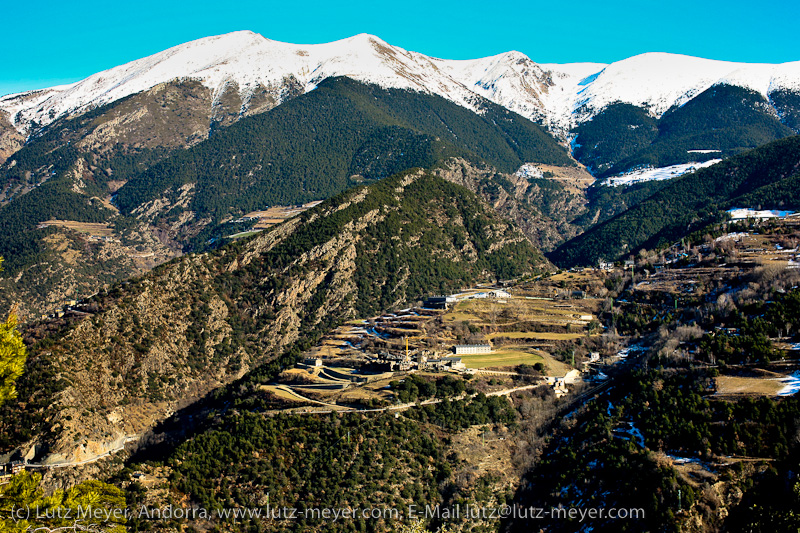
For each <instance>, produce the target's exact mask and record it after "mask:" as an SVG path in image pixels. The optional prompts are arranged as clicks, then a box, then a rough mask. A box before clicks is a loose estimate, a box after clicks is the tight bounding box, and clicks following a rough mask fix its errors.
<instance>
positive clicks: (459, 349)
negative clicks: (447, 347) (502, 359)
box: [453, 344, 492, 355]
mask: <svg viewBox="0 0 800 533" xmlns="http://www.w3.org/2000/svg"><path fill="white" fill-rule="evenodd" d="M453 350H454V351H455V353H456V355H469V354H477V353H492V346H491V345H489V344H456V345H455V346H454V347H453Z"/></svg>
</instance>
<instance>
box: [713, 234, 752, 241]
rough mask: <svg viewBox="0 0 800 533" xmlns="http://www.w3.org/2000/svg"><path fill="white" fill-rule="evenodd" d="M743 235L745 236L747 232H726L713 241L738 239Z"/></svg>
mask: <svg viewBox="0 0 800 533" xmlns="http://www.w3.org/2000/svg"><path fill="white" fill-rule="evenodd" d="M743 237H747V233H744V232H741V231H739V232H735V233H728V234H726V235H722V236H720V237H717V238H716V239H714V242H723V241H730V240H734V241H739V240H740V239H742V238H743Z"/></svg>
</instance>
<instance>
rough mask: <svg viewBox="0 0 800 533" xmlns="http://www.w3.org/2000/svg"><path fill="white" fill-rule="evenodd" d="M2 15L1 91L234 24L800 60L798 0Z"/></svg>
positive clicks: (150, 3) (154, 1) (285, 4)
mask: <svg viewBox="0 0 800 533" xmlns="http://www.w3.org/2000/svg"><path fill="white" fill-rule="evenodd" d="M667 4H668V5H669V7H666V5H667ZM759 6H763V7H764V9H763V10H758V9H757V8H758V7H759ZM3 15H4V19H5V24H4V25H3V30H2V32H0V49H2V53H0V94H8V93H11V92H18V91H22V90H27V89H34V88H40V87H47V86H51V85H56V84H60V83H69V82H73V81H77V80H79V79H81V78H84V77H86V76H88V75H90V74H92V73H94V72H97V71H100V70H103V69H106V68H110V67H113V66H115V65H118V64H121V63H125V62H127V61H131V60H134V59H138V58H140V57H144V56H146V55H149V54H153V53H155V52H158V51H160V50H163V49H165V48H169V47H170V46H174V45H177V44H180V43H182V42H186V41H189V40H192V39H197V38H200V37H205V36H208V35H216V34H220V33H227V32H230V31H236V30H252V31H255V32H258V33H260V34H262V35H264V36H265V37H269V38H271V39H276V40H280V41H288V42H294V43H304V44H311V43H319V42H327V41H332V40H336V39H340V38H344V37H349V36H351V35H354V34H357V33H362V32H365V33H372V34H375V35H378V36H379V37H381V38H383V39H384V40H386V41H388V42H389V43H391V44H394V45H398V46H402V47H403V48H406V49H409V50H414V51H417V52H422V53H425V54H428V55H433V56H437V57H444V58H450V59H467V58H474V57H481V56H487V55H493V54H497V53H500V52H505V51H508V50H519V51H521V52H524V53H525V54H527V55H528V56H529V57H530V58H531V59H533V60H534V61H537V62H541V63H568V62H577V61H592V62H603V63H607V62H612V61H617V60H620V59H624V58H626V57H630V56H632V55H636V54H639V53H643V52H655V51H659V52H674V53H682V54H688V55H695V56H700V57H706V58H711V59H723V60H729V61H744V62H768V63H781V62H785V61H797V60H800V32H798V31H797V21H798V20H800V2H798V1H797V0H777V1H773V2H765V3H761V4H759V3H757V2H752V0H749V1H748V2H744V1H740V0H726V1H721V0H712V1H702V0H700V1H698V0H692V1H687V0H676V1H673V2H670V3H667V2H651V1H647V0H644V1H642V0H639V1H636V2H634V1H629V0H622V1H613V0H607V1H601V0H595V1H592V2H589V1H585V0H571V1H569V2H558V1H554V0H549V1H540V0H528V1H505V0H495V1H492V0H489V1H482V2H478V1H474V0H464V1H461V2H452V1H448V2H441V1H440V2H436V1H431V0H407V1H404V2H383V3H376V2H367V1H363V0H355V1H351V2H345V3H339V2H331V1H327V2H319V1H317V0H309V1H305V2H302V3H295V2H290V1H286V0H282V1H280V2H271V1H252V0H239V1H235V2H210V1H207V0H195V1H193V2H175V1H172V0H140V1H137V2H123V3H116V2H109V1H108V0H104V1H102V2H101V1H97V0H73V1H71V2H64V1H63V0H58V1H53V0H39V1H36V2H31V1H22V2H19V1H16V2H7V3H6V5H5V6H4V7H3Z"/></svg>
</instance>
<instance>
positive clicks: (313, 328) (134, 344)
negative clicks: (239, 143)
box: [0, 171, 548, 463]
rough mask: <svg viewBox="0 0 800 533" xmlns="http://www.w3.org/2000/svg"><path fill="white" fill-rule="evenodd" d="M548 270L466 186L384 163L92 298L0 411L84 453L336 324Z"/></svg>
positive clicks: (63, 450) (48, 440)
mask: <svg viewBox="0 0 800 533" xmlns="http://www.w3.org/2000/svg"><path fill="white" fill-rule="evenodd" d="M547 266H548V264H547V263H546V261H545V260H544V259H543V258H542V256H541V254H540V253H539V252H538V251H536V250H535V249H534V248H533V247H532V246H531V245H530V244H529V243H528V242H527V240H526V239H525V238H524V237H523V235H522V234H521V233H520V232H519V231H518V230H516V229H515V228H514V227H513V226H511V225H510V224H509V223H508V222H506V221H504V220H503V219H501V218H500V217H499V216H497V215H496V214H494V213H493V212H492V211H491V210H489V209H488V208H487V206H486V205H485V204H483V203H482V202H481V201H480V200H479V199H478V198H477V197H475V196H474V195H473V194H472V193H470V192H469V191H467V190H466V189H464V188H462V187H459V186H455V185H452V184H450V183H447V182H445V181H443V180H441V179H439V178H437V177H434V176H432V175H430V174H426V173H424V172H422V171H414V172H410V173H405V174H403V175H398V176H396V177H393V178H389V179H386V180H382V181H381V182H378V183H376V184H375V185H372V186H370V187H361V188H357V189H355V190H352V191H348V192H347V193H344V194H341V195H339V196H337V197H335V198H333V199H331V200H329V201H327V202H325V203H324V204H322V205H320V206H318V207H317V208H314V209H313V210H311V211H308V212H306V213H304V214H303V215H302V216H300V217H297V218H295V219H292V220H290V221H288V222H286V223H284V224H282V225H280V226H278V227H276V228H274V229H272V230H271V231H268V232H264V233H262V234H260V235H258V236H257V237H255V238H253V239H251V240H249V241H247V242H244V243H236V244H234V245H231V246H228V247H225V248H223V249H221V250H219V251H217V252H214V253H212V254H201V255H188V256H184V257H181V258H179V259H177V260H175V261H173V262H170V263H168V264H166V265H162V266H160V267H158V268H156V269H155V270H153V271H152V272H150V273H149V274H147V275H145V276H143V277H141V278H138V279H135V280H132V281H130V282H125V283H123V284H122V285H119V286H117V287H115V288H114V289H112V290H111V291H108V292H103V293H101V294H99V295H98V296H97V297H95V298H94V299H93V300H92V301H91V302H87V303H86V304H85V305H84V306H83V307H81V308H80V313H86V314H85V315H83V317H82V318H77V319H75V321H74V322H73V323H72V325H71V326H68V327H62V328H61V329H60V332H54V333H50V334H47V335H44V338H43V339H42V340H40V341H39V342H38V343H37V344H36V345H34V346H33V347H32V349H31V358H30V361H29V371H28V372H27V373H26V375H25V376H24V377H23V378H22V381H23V382H24V381H25V380H26V379H27V380H33V379H41V376H43V375H47V376H51V379H54V380H58V381H59V386H58V387H54V390H51V391H49V392H46V391H45V390H43V389H42V388H37V387H34V386H30V385H31V384H30V383H27V384H26V383H21V385H20V391H21V393H20V398H19V399H18V400H17V401H16V402H15V403H14V404H12V405H10V406H8V407H7V408H4V410H3V414H2V419H1V420H0V423H2V425H3V426H5V427H6V428H8V427H10V426H11V425H12V424H14V423H15V421H16V420H19V418H20V416H21V415H20V413H21V412H25V410H26V409H33V408H34V407H33V406H37V405H38V406H41V407H40V408H39V409H38V412H36V413H31V412H27V413H26V415H27V416H29V418H30V419H31V420H32V425H34V426H35V432H36V435H35V436H34V438H33V440H32V441H30V442H29V443H28V444H27V445H25V446H24V448H25V449H28V448H30V446H31V444H33V443H38V444H40V450H41V451H40V452H39V453H38V457H37V460H43V461H45V462H50V463H61V462H70V463H72V462H80V461H85V460H88V459H91V458H93V457H96V456H98V455H102V454H103V453H106V452H109V451H113V450H114V449H115V448H118V447H119V446H120V445H121V443H124V442H125V440H126V439H129V438H131V437H135V436H139V435H142V434H143V433H145V432H146V431H147V430H148V429H149V428H151V427H152V426H153V425H154V424H156V423H157V422H159V421H161V420H163V419H165V418H166V417H168V416H169V415H171V414H172V413H174V412H175V410H177V409H180V408H181V407H184V406H186V405H188V404H190V403H191V402H193V401H194V400H196V399H198V398H200V397H202V396H203V395H205V394H206V393H208V392H209V391H211V390H212V389H214V388H217V387H219V386H220V385H222V384H225V383H229V382H231V381H232V380H234V379H236V378H238V377H241V376H242V375H244V374H245V373H247V372H248V371H249V370H251V369H253V368H254V367H256V366H258V365H260V364H262V363H264V362H267V361H270V360H272V359H273V358H275V357H276V356H277V355H279V354H281V353H282V352H284V351H285V350H286V349H287V348H288V347H290V346H292V345H294V344H295V343H297V342H302V341H304V340H306V339H313V338H314V337H315V336H316V335H319V334H320V333H321V332H323V331H326V330H327V329H328V328H330V327H331V326H333V325H335V324H338V323H340V322H341V321H343V320H346V319H349V318H353V317H355V316H364V314H366V313H370V312H376V311H378V310H379V309H382V308H385V307H391V306H393V305H400V304H402V303H405V302H409V301H415V300H417V299H419V298H421V297H423V296H424V295H425V294H428V293H429V292H441V291H446V290H453V289H456V288H458V287H460V286H462V285H463V284H467V283H472V282H474V281H476V280H479V279H488V278H509V277H514V276H520V275H525V274H529V273H532V272H535V271H537V270H539V269H542V268H547ZM412 274H413V275H412ZM32 368H36V369H38V370H37V371H36V372H34V371H33V370H31V369H32ZM37 376H38V377H37ZM47 394H50V395H51V397H50V398H45V397H44V396H45V395H47ZM8 433H11V431H9V432H8ZM18 444H23V443H21V442H16V443H14V442H11V443H7V446H13V445H18ZM4 451H8V449H7V450H4Z"/></svg>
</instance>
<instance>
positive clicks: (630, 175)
mask: <svg viewBox="0 0 800 533" xmlns="http://www.w3.org/2000/svg"><path fill="white" fill-rule="evenodd" d="M720 161H722V159H711V160H709V161H705V162H703V163H683V164H680V165H671V166H668V167H661V168H652V167H648V168H642V169H637V170H634V171H632V172H627V173H625V174H622V175H620V176H614V177H611V178H608V179H606V180H605V181H603V182H602V185H608V186H609V187H618V186H620V185H633V184H634V183H644V182H645V181H661V180H668V179H672V178H677V177H678V176H683V175H684V174H688V173H690V172H694V171H695V170H698V169H701V168H706V167H710V166H711V165H716V164H717V163H719V162H720Z"/></svg>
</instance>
